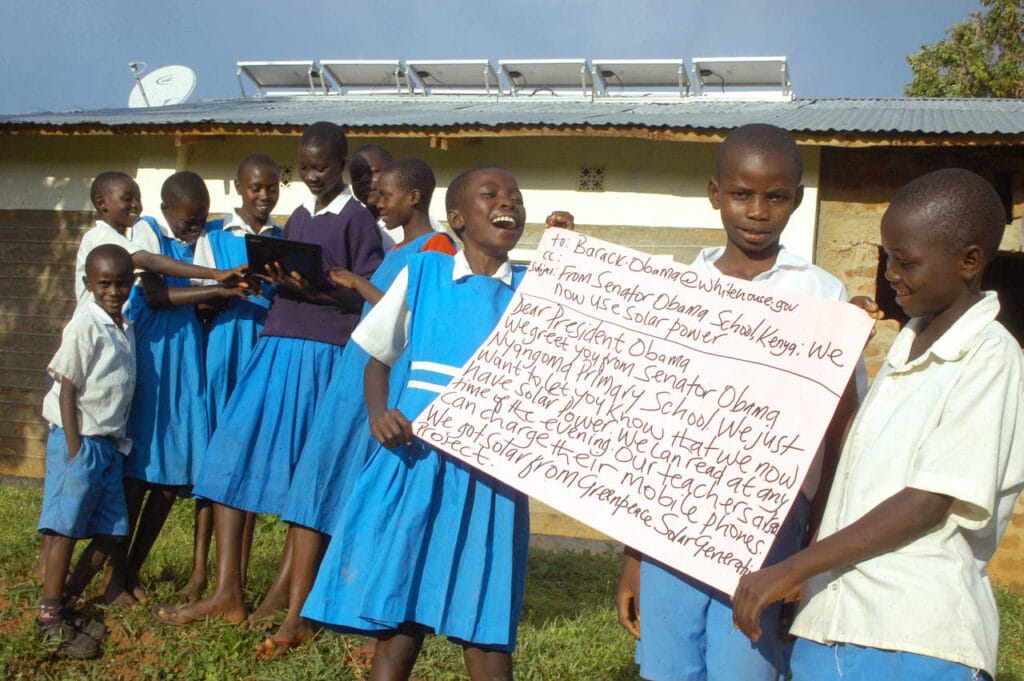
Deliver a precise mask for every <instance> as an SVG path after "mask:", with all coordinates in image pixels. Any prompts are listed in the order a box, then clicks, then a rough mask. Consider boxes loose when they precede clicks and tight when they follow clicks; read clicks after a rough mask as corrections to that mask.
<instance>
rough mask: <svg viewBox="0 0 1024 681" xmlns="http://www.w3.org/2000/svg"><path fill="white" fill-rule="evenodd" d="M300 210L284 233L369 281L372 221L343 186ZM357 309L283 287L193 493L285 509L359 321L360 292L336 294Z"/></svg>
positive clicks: (376, 244) (376, 250)
mask: <svg viewBox="0 0 1024 681" xmlns="http://www.w3.org/2000/svg"><path fill="white" fill-rule="evenodd" d="M314 207H315V197H314V198H313V200H311V201H308V202H307V204H306V205H303V206H300V207H298V208H297V209H295V212H294V213H292V215H291V217H290V218H289V219H288V222H287V224H286V225H285V227H284V230H283V231H282V233H281V235H282V237H284V238H286V239H292V240H295V241H305V242H307V243H315V244H319V245H320V246H321V248H322V249H323V260H324V266H325V267H344V268H345V269H348V270H349V271H352V272H355V273H356V274H359V275H360V276H364V277H367V278H368V277H370V276H372V275H373V273H374V271H375V270H376V269H377V266H378V265H379V264H380V262H381V260H382V259H383V252H382V250H381V245H380V232H379V231H378V230H377V225H376V224H375V223H374V221H373V217H372V216H371V215H370V213H369V211H367V210H366V208H364V207H363V206H362V205H360V204H359V202H358V201H356V200H354V199H353V198H352V194H351V192H350V191H349V190H348V189H347V188H346V189H345V190H344V191H343V192H342V193H341V194H340V195H339V196H338V197H337V198H336V199H335V200H334V201H332V202H331V203H330V204H329V205H328V206H326V207H325V208H323V209H322V210H320V211H316V212H314V210H313V208H314ZM331 292H332V294H334V295H336V296H338V297H339V299H347V297H351V299H352V301H353V302H352V303H351V308H349V307H345V308H343V307H338V306H334V305H320V304H316V303H311V302H307V301H306V300H305V299H304V298H302V297H300V296H298V295H293V294H291V293H290V292H289V291H287V290H284V289H278V291H277V292H276V293H275V294H274V296H273V302H272V303H271V307H270V311H269V312H268V314H267V323H266V325H265V326H264V327H263V334H262V335H261V336H260V338H259V340H258V341H257V343H256V347H255V348H254V349H253V353H252V356H251V357H250V358H249V362H248V363H247V364H246V365H245V368H244V369H243V370H242V373H241V376H239V379H238V384H237V385H236V387H235V390H234V392H232V393H231V396H230V397H229V398H228V402H227V405H226V406H225V407H224V411H223V414H222V415H221V417H220V419H219V421H218V423H217V428H216V430H215V431H214V433H213V436H212V437H211V438H210V444H209V447H208V448H207V451H206V458H205V461H204V464H203V468H202V470H201V471H200V474H199V478H198V480H197V481H196V486H195V490H194V491H195V494H196V496H201V497H204V498H207V499H210V500H212V501H215V502H217V503H219V504H223V505H225V506H230V507H232V508H237V509H241V510H245V511H250V512H253V513H272V514H275V515H278V514H280V513H281V511H282V510H283V509H284V504H285V501H286V499H287V496H288V489H289V486H290V484H291V480H292V474H293V472H294V470H295V465H296V464H297V463H298V458H299V453H300V452H301V451H302V446H303V444H304V443H305V440H306V436H307V434H308V433H309V430H310V427H311V426H312V421H313V415H314V413H315V411H316V406H317V403H318V402H319V400H320V399H321V397H322V396H323V394H324V391H325V390H326V389H327V386H328V384H329V383H330V379H331V375H332V372H334V371H335V369H336V368H337V367H338V366H340V364H341V357H342V352H343V350H344V348H345V344H346V343H347V342H348V338H349V335H350V334H351V333H352V329H353V328H354V327H355V324H356V322H357V321H358V318H359V313H358V309H359V307H358V303H356V302H355V299H356V298H357V297H358V296H357V294H355V293H354V292H349V291H343V290H341V289H336V288H334V289H331Z"/></svg>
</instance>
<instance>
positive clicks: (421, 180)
mask: <svg viewBox="0 0 1024 681" xmlns="http://www.w3.org/2000/svg"><path fill="white" fill-rule="evenodd" d="M384 173H387V174H388V175H391V176H393V177H394V178H395V180H397V181H398V184H400V185H401V186H402V188H403V189H404V190H405V191H407V192H408V191H412V190H413V189H418V190H419V192H420V206H421V207H422V208H423V209H424V210H426V209H427V207H429V206H430V198H431V197H432V196H433V195H434V188H435V187H437V180H436V179H435V177H434V171H433V170H432V169H431V167H430V165H429V164H428V163H427V162H426V161H424V160H423V159H419V158H412V157H408V158H400V159H398V160H397V161H392V162H391V163H389V164H387V165H386V166H384V168H382V169H381V175H383V174H384Z"/></svg>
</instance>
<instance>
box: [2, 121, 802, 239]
mask: <svg viewBox="0 0 1024 681" xmlns="http://www.w3.org/2000/svg"><path fill="white" fill-rule="evenodd" d="M365 141H367V140H365V139H362V138H359V137H355V136H353V137H352V138H351V139H350V148H354V147H355V146H358V145H359V144H361V143H363V142H365ZM373 141H374V142H377V143H380V144H383V145H384V146H386V147H388V148H389V149H391V150H392V152H393V153H394V154H395V156H419V157H420V158H423V159H424V160H426V161H427V162H428V163H430V164H431V165H432V166H433V167H434V170H435V172H436V173H437V176H438V183H439V185H440V187H439V188H438V191H437V193H436V194H435V197H434V201H433V205H432V210H431V213H432V214H433V216H434V217H435V218H438V219H442V220H443V219H444V217H445V215H444V186H445V185H446V184H447V182H448V181H449V180H450V179H451V178H452V177H454V176H455V175H456V174H458V173H459V172H461V171H462V170H465V169H466V168H470V167H473V166H476V165H480V164H484V163H496V164H499V165H503V166H505V167H507V168H509V169H510V170H512V171H513V172H514V173H515V174H516V177H517V178H518V179H519V183H520V187H521V188H522V189H523V194H524V198H525V202H526V207H527V215H528V219H529V220H530V221H531V222H542V221H543V220H544V217H545V216H546V215H547V214H548V213H550V212H551V211H552V210H569V211H571V212H573V213H574V214H575V216H576V220H577V222H579V223H580V224H589V225H615V226H651V227H677V228H680V229H686V228H708V227H714V226H717V225H719V224H721V223H720V221H719V217H718V215H717V213H716V212H715V211H714V210H712V209H711V206H710V204H709V203H708V200H707V196H706V188H707V180H708V177H709V175H710V174H711V172H712V171H713V167H714V154H715V148H716V145H714V144H703V143H692V142H661V141H648V140H628V139H610V138H601V137H579V138H576V137H572V138H570V137H494V138H483V139H478V140H470V141H467V142H465V143H462V144H457V145H455V147H454V148H452V149H451V150H448V151H441V150H438V149H431V148H430V147H429V144H428V141H427V140H426V139H420V138H395V139H387V138H385V139H375V140H373ZM297 144H298V138H297V137H282V136H256V135H253V136H232V137H229V138H227V139H226V140H211V141H209V142H201V143H198V144H194V145H190V146H188V147H180V148H179V147H175V145H174V138H173V137H172V136H169V135H168V136H142V137H140V136H124V137H117V136H83V137H75V136H28V135H26V136H8V137H4V138H2V139H0V209H8V210H9V209H37V210H88V209H89V208H90V207H91V206H90V202H89V197H88V187H89V184H90V182H91V180H92V178H93V177H94V176H95V175H96V174H97V173H99V172H101V171H104V170H113V169H119V170H124V171H125V172H128V173H130V174H132V175H134V176H135V177H136V178H137V179H138V181H139V185H140V187H141V189H142V199H143V206H144V210H145V212H147V213H153V212H155V211H157V210H159V205H160V185H161V184H162V182H163V180H164V179H165V178H166V177H167V176H168V175H169V174H171V173H172V172H174V171H175V170H176V169H177V168H188V169H190V170H195V171H196V172H198V173H199V174H200V175H202V176H203V177H204V178H206V180H207V184H208V186H209V189H210V196H211V213H212V214H215V215H216V214H223V213H227V212H230V211H231V210H232V209H233V208H234V207H235V206H236V205H237V203H238V202H237V197H236V196H235V194H234V188H233V186H232V183H231V180H232V179H233V177H234V172H235V167H236V165H237V163H238V161H239V160H240V159H241V158H242V157H243V156H245V155H246V154H248V153H250V152H253V151H265V152H267V153H269V154H270V155H271V156H273V157H274V158H275V159H277V161H278V163H279V164H281V166H282V167H283V168H288V167H290V168H291V172H290V174H286V179H288V178H289V177H290V179H291V181H290V183H289V184H288V186H285V187H282V191H281V199H280V201H279V203H278V208H277V210H276V211H275V213H277V214H279V215H281V216H286V215H287V214H288V213H290V212H291V211H292V210H293V209H294V208H295V207H296V206H298V205H299V204H300V203H301V201H302V200H303V198H304V197H305V196H306V193H305V188H304V187H303V185H302V183H301V181H300V180H299V178H298V173H297V172H296V170H295V151H296V148H297ZM801 151H802V153H803V156H804V186H805V188H806V189H805V196H804V202H803V205H802V206H801V207H800V208H799V210H797V212H796V214H794V216H793V218H792V219H791V220H790V223H789V226H788V227H787V229H786V232H785V233H784V235H783V243H784V244H785V245H786V247H787V248H789V249H791V250H793V251H795V252H797V253H799V254H800V255H802V256H804V257H805V258H808V259H812V258H813V253H814V237H815V226H816V225H815V221H816V216H817V194H818V177H819V165H820V164H819V160H820V156H819V152H818V148H816V147H804V148H802V150H801ZM580 166H604V167H605V174H606V179H605V191H604V192H600V193H597V192H578V191H576V189H575V187H576V175H577V171H578V168H579V167H580ZM723 238H724V236H723Z"/></svg>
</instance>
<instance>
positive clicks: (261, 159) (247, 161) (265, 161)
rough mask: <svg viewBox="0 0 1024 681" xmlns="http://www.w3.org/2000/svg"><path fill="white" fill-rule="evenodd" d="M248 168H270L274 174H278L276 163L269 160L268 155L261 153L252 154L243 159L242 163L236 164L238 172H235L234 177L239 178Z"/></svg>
mask: <svg viewBox="0 0 1024 681" xmlns="http://www.w3.org/2000/svg"><path fill="white" fill-rule="evenodd" d="M249 168H270V169H271V170H273V171H274V172H275V173H280V170H279V169H278V167H277V161H275V160H274V159H273V158H271V157H270V155H269V154H264V153H263V152H261V151H257V152H254V153H252V154H249V155H248V156H246V157H245V158H243V159H242V162H241V163H239V164H238V170H237V171H235V177H236V178H241V177H242V173H243V172H245V171H246V170H248V169H249Z"/></svg>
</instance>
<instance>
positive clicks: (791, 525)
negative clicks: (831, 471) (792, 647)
mask: <svg viewBox="0 0 1024 681" xmlns="http://www.w3.org/2000/svg"><path fill="white" fill-rule="evenodd" d="M809 512H810V505H809V504H808V502H807V500H806V499H805V498H804V497H803V495H800V496H799V497H798V498H797V501H796V502H795V503H794V504H793V508H792V510H791V511H790V512H789V515H788V516H787V517H786V521H785V522H784V523H783V525H782V528H781V529H780V530H779V534H778V536H777V537H776V539H775V543H774V544H772V548H771V550H770V551H769V552H768V557H767V558H766V559H765V562H764V564H765V565H766V566H767V565H772V564H773V563H778V562H779V561H781V560H784V559H785V558H788V557H789V556H791V555H793V554H794V553H796V552H797V551H799V550H800V544H801V542H802V541H803V535H804V530H805V529H806V527H807V519H808V515H809ZM639 605H640V640H639V641H637V644H636V662H637V664H639V665H640V676H641V677H642V678H644V679H651V680H652V681H714V680H716V679H718V680H720V681H733V680H734V679H742V680H743V681H776V680H777V679H779V678H785V673H786V661H787V660H786V658H787V647H786V645H785V642H784V640H783V636H784V633H785V632H781V631H779V629H780V628H781V627H780V626H779V617H780V611H781V609H782V604H781V603H774V604H772V605H771V606H769V607H768V608H766V609H765V611H764V613H763V614H762V615H761V632H762V634H761V638H760V640H759V641H758V642H757V643H752V642H751V641H750V639H749V638H747V637H746V636H744V635H743V632H741V631H740V630H739V629H736V628H735V627H734V626H733V623H732V602H731V600H730V599H729V596H728V594H725V593H722V592H721V591H718V590H717V589H713V588H711V587H709V586H707V585H705V584H702V583H701V582H699V581H697V580H695V579H691V578H689V577H687V576H686V575H683V574H682V573H680V572H677V571H676V570H673V569H672V568H669V567H667V566H665V565H662V564H661V563H657V562H654V561H653V560H650V559H647V558H644V559H643V561H642V563H641V565H640V603H639Z"/></svg>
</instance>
